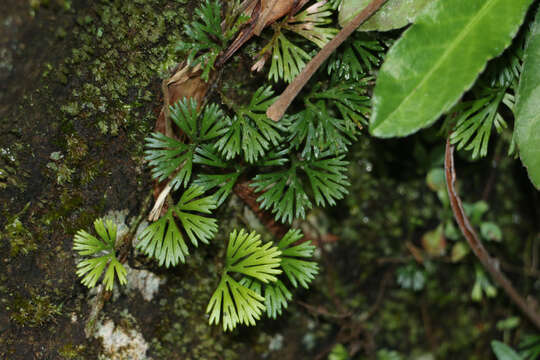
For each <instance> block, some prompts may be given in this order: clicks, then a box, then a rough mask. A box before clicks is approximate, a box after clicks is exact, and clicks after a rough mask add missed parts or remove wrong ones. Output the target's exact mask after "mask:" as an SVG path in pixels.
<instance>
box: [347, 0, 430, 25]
mask: <svg viewBox="0 0 540 360" xmlns="http://www.w3.org/2000/svg"><path fill="white" fill-rule="evenodd" d="M371 1H372V0H343V2H342V4H341V8H340V10H339V24H340V25H341V26H345V25H347V24H348V23H349V22H350V21H351V20H352V19H353V18H354V17H355V16H356V15H358V14H359V13H360V12H361V11H362V10H364V9H365V8H366V7H367V6H368V5H369V3H370V2H371ZM431 2H433V0H388V2H387V3H386V4H384V5H383V6H382V7H381V9H380V10H379V11H377V12H376V13H375V14H373V16H371V17H370V18H369V19H368V20H367V21H366V22H365V23H363V24H362V25H361V26H360V27H359V29H360V30H364V31H373V30H376V31H388V30H393V29H399V28H401V27H404V26H405V25H407V24H410V23H412V22H413V21H414V19H415V18H416V16H417V15H418V14H419V13H421V12H422V10H424V8H425V7H426V6H427V5H428V4H429V3H431Z"/></svg>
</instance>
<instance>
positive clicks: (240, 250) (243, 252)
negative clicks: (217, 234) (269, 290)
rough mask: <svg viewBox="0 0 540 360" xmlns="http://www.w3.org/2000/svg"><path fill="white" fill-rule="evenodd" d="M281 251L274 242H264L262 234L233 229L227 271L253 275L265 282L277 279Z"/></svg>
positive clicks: (279, 271) (228, 248) (279, 272)
mask: <svg viewBox="0 0 540 360" xmlns="http://www.w3.org/2000/svg"><path fill="white" fill-rule="evenodd" d="M280 254H281V252H280V251H279V250H278V249H277V248H276V247H274V246H272V243H270V242H267V243H265V244H262V240H261V236H260V235H258V234H257V233H255V232H251V233H250V234H247V233H246V232H245V231H244V230H240V232H238V233H237V232H236V230H235V231H233V232H232V233H231V236H230V239H229V246H228V247H227V262H226V271H233V272H237V273H239V274H243V275H247V276H251V277H253V278H255V279H257V280H259V281H261V282H263V283H267V282H269V281H271V282H273V281H276V280H277V279H276V277H275V275H278V274H281V270H279V263H280V258H279V255H280Z"/></svg>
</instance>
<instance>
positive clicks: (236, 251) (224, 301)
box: [206, 229, 281, 331]
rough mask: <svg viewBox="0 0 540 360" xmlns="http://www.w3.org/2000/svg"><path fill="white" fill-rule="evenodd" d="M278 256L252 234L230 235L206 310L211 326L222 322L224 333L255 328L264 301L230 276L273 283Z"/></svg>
mask: <svg viewBox="0 0 540 360" xmlns="http://www.w3.org/2000/svg"><path fill="white" fill-rule="evenodd" d="M280 254H281V252H280V251H279V250H278V248H277V247H275V246H272V244H271V243H270V242H267V243H265V244H263V243H262V241H261V240H260V235H258V234H256V233H255V232H251V233H250V234H248V233H246V232H245V231H244V230H243V229H242V230H240V231H239V232H237V231H236V230H235V231H233V232H232V233H231V235H230V238H229V244H228V246H227V258H226V262H225V269H224V272H223V276H222V277H221V281H220V283H219V285H218V287H217V289H216V291H215V292H214V294H213V295H212V298H211V299H210V302H209V303H208V306H207V308H206V312H207V313H209V314H210V320H209V322H210V324H214V323H215V324H218V323H219V322H220V321H222V323H223V329H224V330H225V331H227V330H232V329H234V328H235V327H236V325H237V324H244V325H254V324H255V320H258V319H260V316H261V314H262V311H263V310H264V309H265V307H264V305H263V301H264V297H262V296H261V295H260V294H258V293H257V292H256V291H254V290H252V289H250V288H249V287H248V286H245V285H243V284H242V282H237V281H236V280H235V279H233V278H232V277H231V276H230V275H229V273H237V274H241V275H243V276H248V277H250V278H253V279H255V280H257V281H260V282H262V283H268V282H274V281H276V280H277V278H276V275H279V274H280V273H281V270H279V264H280V260H281V259H280V257H279V255H280ZM244 284H245V283H244Z"/></svg>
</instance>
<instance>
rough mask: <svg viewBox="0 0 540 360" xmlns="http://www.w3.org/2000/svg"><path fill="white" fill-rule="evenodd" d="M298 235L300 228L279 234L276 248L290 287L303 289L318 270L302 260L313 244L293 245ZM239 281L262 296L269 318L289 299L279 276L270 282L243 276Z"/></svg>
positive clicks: (306, 257)
mask: <svg viewBox="0 0 540 360" xmlns="http://www.w3.org/2000/svg"><path fill="white" fill-rule="evenodd" d="M302 237H303V235H302V233H301V231H300V230H298V229H291V230H289V231H288V232H287V233H286V234H285V236H283V238H282V239H281V241H280V242H279V244H278V248H279V249H280V250H281V251H282V254H281V268H282V270H283V271H284V273H285V275H286V276H287V278H289V281H290V282H291V284H292V285H293V286H294V287H298V284H300V285H301V286H303V287H304V288H307V287H308V284H309V283H310V282H311V281H312V280H313V279H314V277H315V275H317V273H318V272H319V268H318V265H317V263H316V262H314V261H307V260H305V259H309V258H312V256H313V252H314V251H315V246H313V245H311V243H310V242H308V241H307V242H303V243H301V244H298V245H293V244H295V243H297V242H298V241H299V240H301V239H302ZM240 284H242V285H244V286H246V287H248V288H250V289H251V290H253V291H255V292H256V293H257V294H258V295H262V296H264V303H265V307H266V314H267V316H268V317H269V318H272V319H275V318H276V317H277V316H278V315H281V314H282V312H283V309H286V308H287V306H288V303H289V301H291V299H292V293H291V292H290V291H289V289H287V286H285V284H284V283H283V282H282V281H281V280H280V279H278V280H277V281H276V282H273V283H268V284H261V283H260V282H259V281H257V280H255V279H252V278H248V277H245V278H243V279H242V280H241V281H240Z"/></svg>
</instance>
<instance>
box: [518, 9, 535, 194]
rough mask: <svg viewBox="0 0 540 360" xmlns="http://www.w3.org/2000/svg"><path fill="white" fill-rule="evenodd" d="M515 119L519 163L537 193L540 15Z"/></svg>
mask: <svg viewBox="0 0 540 360" xmlns="http://www.w3.org/2000/svg"><path fill="white" fill-rule="evenodd" d="M515 116H516V125H515V132H514V136H515V140H516V143H517V145H518V148H519V154H520V157H521V161H522V162H523V165H525V167H526V168H527V171H528V173H529V178H530V179H531V181H532V183H533V184H534V186H535V187H536V188H537V189H539V190H540V11H539V12H538V14H537V15H536V20H535V22H534V25H533V27H532V29H531V34H530V37H529V41H528V43H527V48H526V49H525V58H524V61H523V71H522V73H521V78H520V81H519V86H518V90H517V100H516V108H515Z"/></svg>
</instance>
